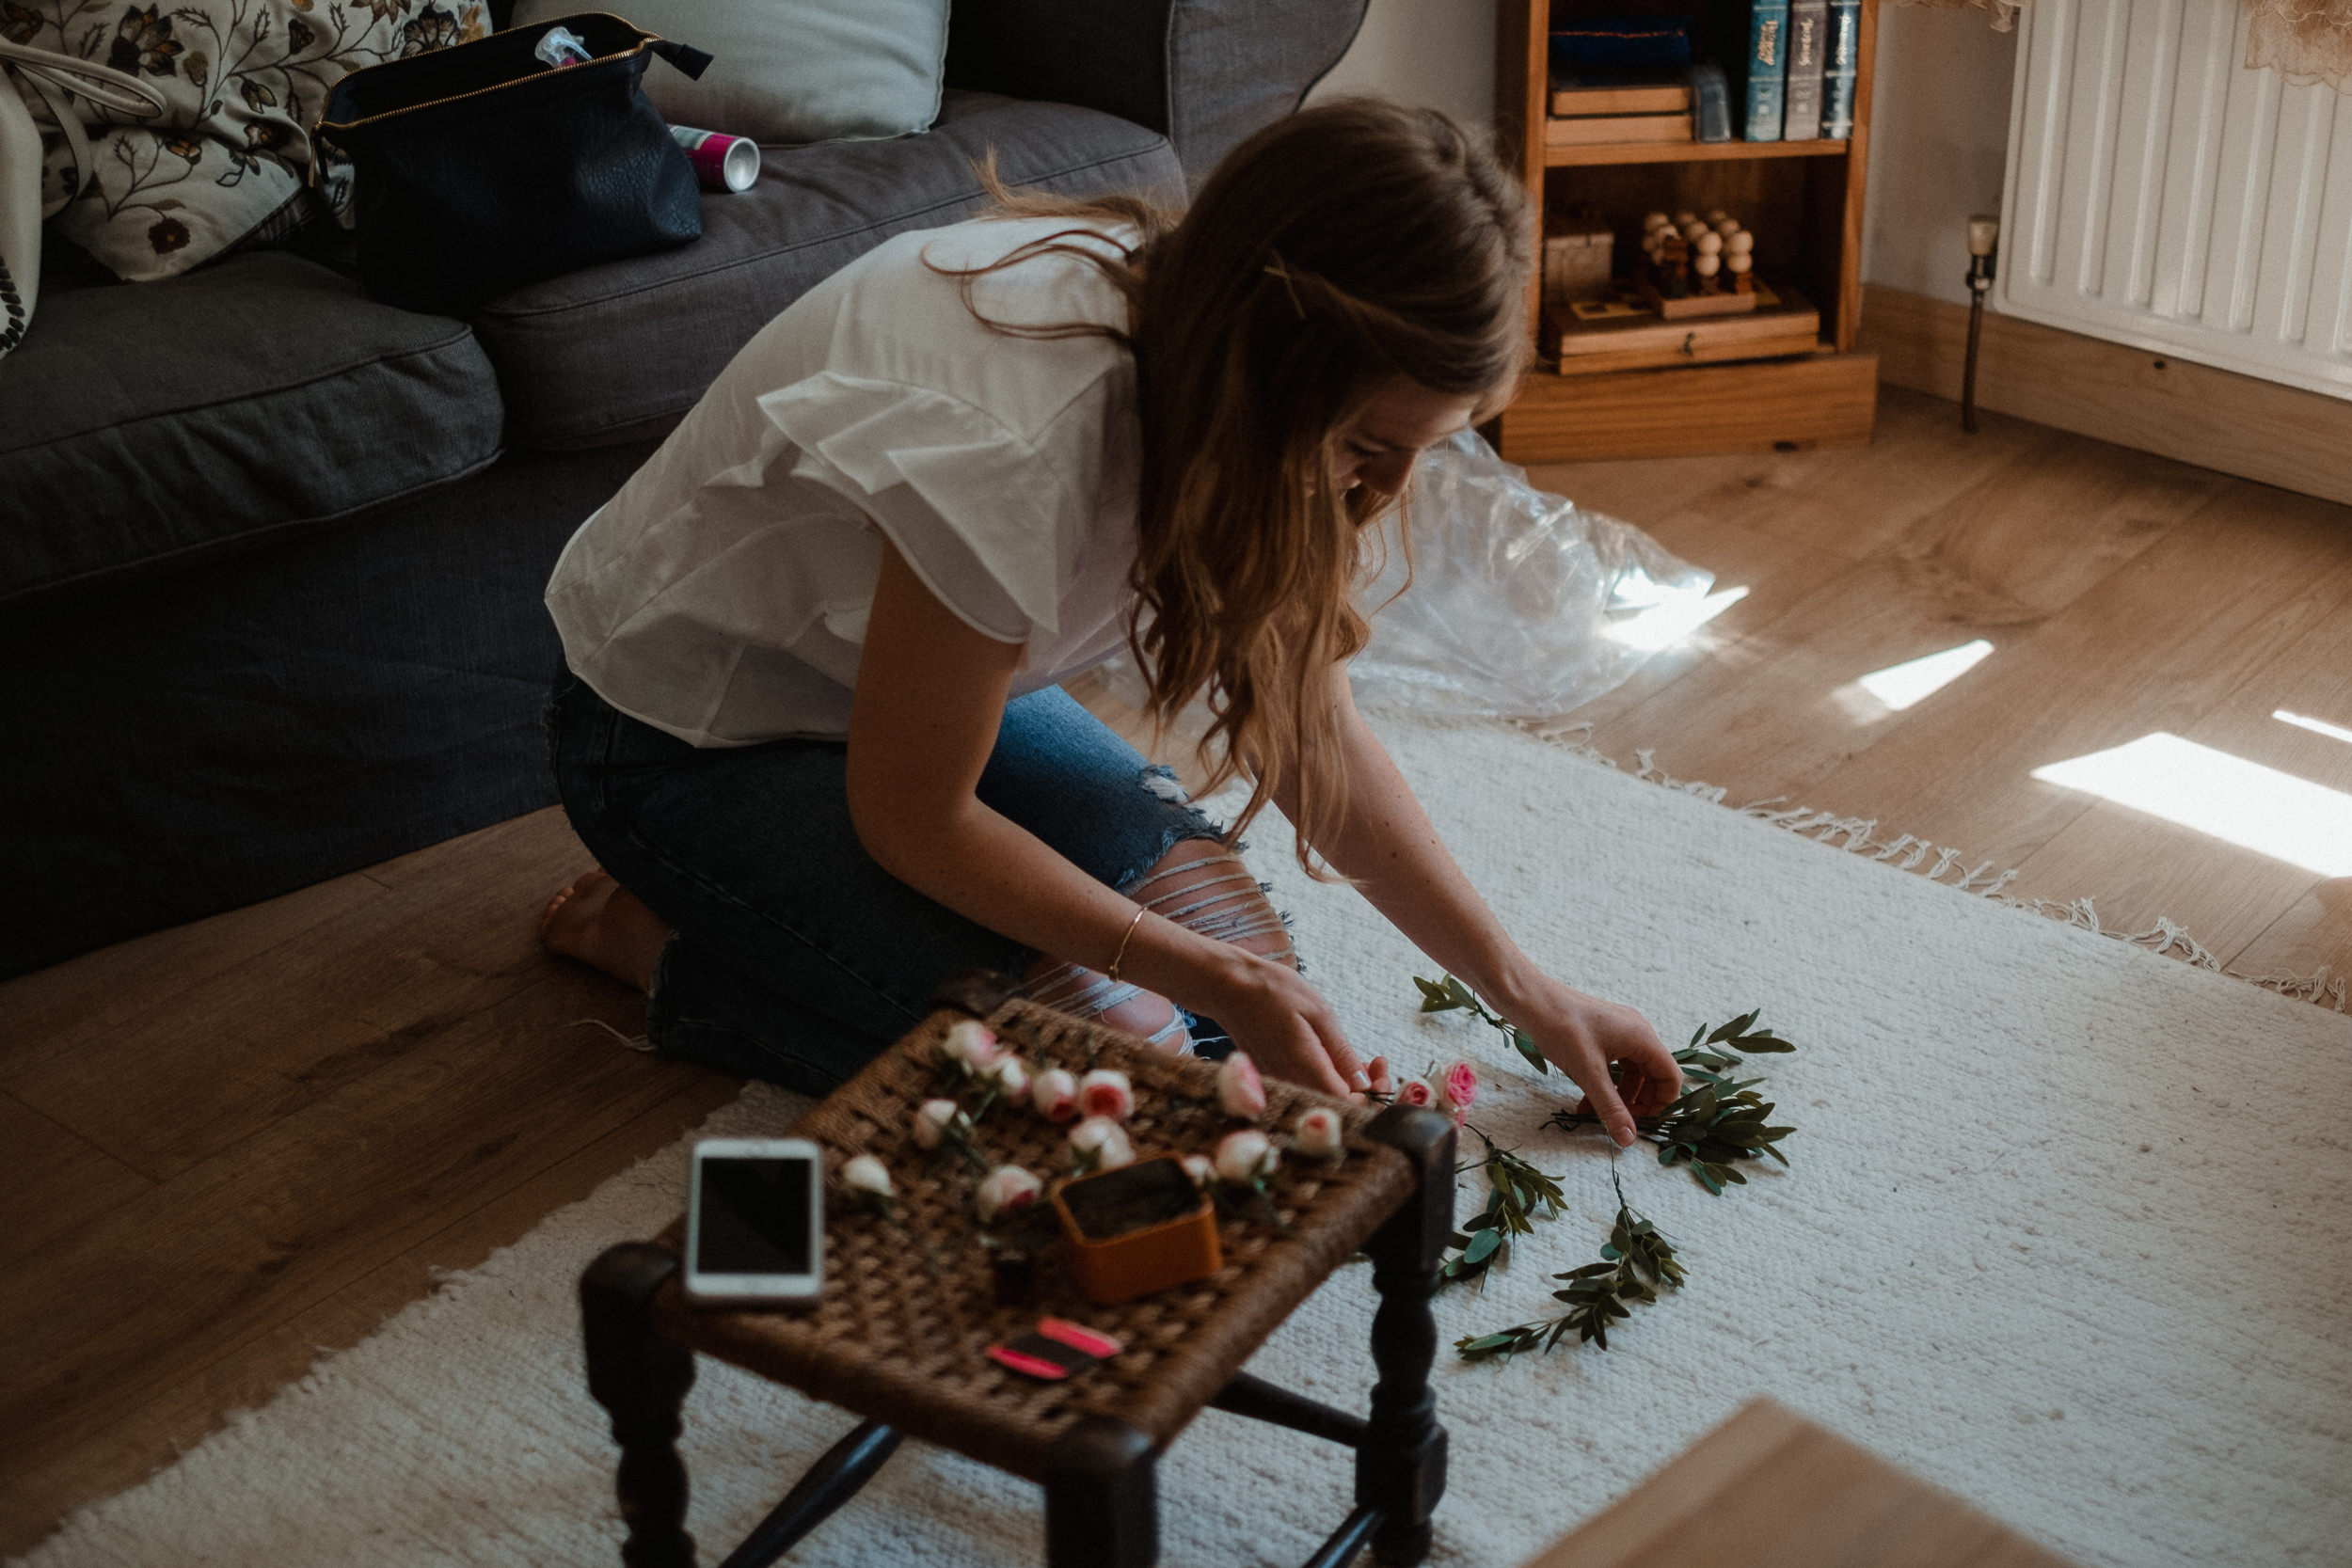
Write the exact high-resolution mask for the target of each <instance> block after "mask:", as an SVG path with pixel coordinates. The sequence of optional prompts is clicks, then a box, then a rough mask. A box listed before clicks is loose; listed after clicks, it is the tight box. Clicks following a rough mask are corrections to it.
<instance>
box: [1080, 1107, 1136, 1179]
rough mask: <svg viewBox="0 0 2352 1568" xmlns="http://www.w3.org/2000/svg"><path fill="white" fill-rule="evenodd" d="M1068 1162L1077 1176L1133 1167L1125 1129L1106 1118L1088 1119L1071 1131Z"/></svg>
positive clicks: (1132, 1157) (1134, 1157)
mask: <svg viewBox="0 0 2352 1568" xmlns="http://www.w3.org/2000/svg"><path fill="white" fill-rule="evenodd" d="M1070 1160H1071V1164H1073V1165H1075V1166H1076V1167H1077V1170H1078V1174H1079V1175H1081V1176H1085V1175H1088V1174H1089V1173H1090V1172H1093V1171H1098V1170H1118V1169H1120V1168H1121V1167H1122V1166H1126V1165H1132V1164H1135V1163H1136V1151H1135V1148H1134V1146H1133V1145H1131V1144H1130V1143H1128V1142H1127V1133H1126V1131H1125V1129H1123V1128H1121V1127H1120V1125H1119V1123H1117V1122H1115V1121H1113V1120H1111V1119H1110V1118H1109V1117H1087V1118H1086V1120H1084V1121H1082V1122H1080V1123H1078V1125H1077V1126H1075V1127H1073V1128H1072V1129H1071V1130H1070Z"/></svg>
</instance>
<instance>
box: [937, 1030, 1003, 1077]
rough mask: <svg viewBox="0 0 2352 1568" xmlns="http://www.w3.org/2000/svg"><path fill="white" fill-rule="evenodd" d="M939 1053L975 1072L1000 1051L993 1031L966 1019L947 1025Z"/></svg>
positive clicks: (991, 1060)
mask: <svg viewBox="0 0 2352 1568" xmlns="http://www.w3.org/2000/svg"><path fill="white" fill-rule="evenodd" d="M939 1053H940V1054H941V1055H943V1056H945V1057H946V1058H947V1059H948V1060H949V1061H951V1062H961V1063H962V1064H963V1065H964V1066H965V1067H966V1068H968V1069H971V1070H972V1071H974V1072H977V1071H979V1070H980V1069H982V1068H984V1067H986V1066H988V1065H989V1064H990V1063H991V1062H993V1061H994V1060H995V1059H996V1058H997V1057H998V1056H999V1055H1000V1054H1002V1051H1001V1048H1000V1047H998V1045H997V1044H996V1031H995V1030H993V1029H991V1028H990V1027H989V1026H988V1025H987V1024H985V1023H982V1022H978V1021H977V1019H969V1018H967V1019H961V1020H959V1021H957V1022H955V1023H952V1024H950V1025H948V1028H947V1037H946V1039H945V1040H942V1041H941V1042H940V1046H939Z"/></svg>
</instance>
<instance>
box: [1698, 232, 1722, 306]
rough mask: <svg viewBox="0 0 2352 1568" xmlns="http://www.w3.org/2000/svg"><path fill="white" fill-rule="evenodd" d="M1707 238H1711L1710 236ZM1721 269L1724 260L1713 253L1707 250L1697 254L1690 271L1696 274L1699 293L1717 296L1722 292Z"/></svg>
mask: <svg viewBox="0 0 2352 1568" xmlns="http://www.w3.org/2000/svg"><path fill="white" fill-rule="evenodd" d="M1709 237H1710V238H1711V237H1712V236H1709ZM1723 267H1724V259H1723V258H1722V257H1721V256H1718V255H1716V254H1715V253H1714V252H1713V251H1711V250H1708V251H1702V252H1700V253H1699V255H1698V257H1697V259H1696V260H1694V261H1692V263H1691V270H1692V272H1694V273H1696V274H1698V279H1699V285H1698V287H1699V293H1703V294H1719V293H1723V292H1724V285H1723V279H1722V277H1721V274H1722V272H1723Z"/></svg>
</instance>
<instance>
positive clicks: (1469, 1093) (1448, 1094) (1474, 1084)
mask: <svg viewBox="0 0 2352 1568" xmlns="http://www.w3.org/2000/svg"><path fill="white" fill-rule="evenodd" d="M1477 1098H1478V1069H1476V1068H1474V1067H1472V1066H1470V1064H1469V1063H1468V1062H1456V1063H1454V1065H1453V1066H1452V1067H1450V1068H1448V1069H1445V1071H1444V1072H1442V1073H1440V1074H1439V1075H1438V1109H1439V1110H1441V1111H1451V1112H1453V1113H1454V1126H1456V1127H1459V1126H1461V1125H1462V1118H1463V1117H1466V1116H1468V1115H1469V1114H1470V1102H1471V1101H1474V1100H1476V1099H1477Z"/></svg>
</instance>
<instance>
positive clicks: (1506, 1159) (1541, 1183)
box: [1438, 1127, 1565, 1291]
mask: <svg viewBox="0 0 2352 1568" xmlns="http://www.w3.org/2000/svg"><path fill="white" fill-rule="evenodd" d="M1470 1131H1471V1132H1477V1133H1478V1141H1479V1142H1481V1143H1483V1144H1485V1145H1486V1158H1485V1159H1484V1160H1482V1161H1480V1162H1479V1163H1478V1167H1477V1168H1483V1169H1484V1170H1485V1171H1486V1204H1485V1206H1484V1207H1482V1208H1481V1209H1480V1210H1479V1211H1478V1212H1477V1213H1476V1214H1474V1215H1472V1216H1471V1217H1470V1223H1469V1224H1468V1225H1466V1226H1464V1227H1462V1228H1461V1229H1459V1230H1457V1231H1455V1232H1454V1235H1453V1237H1452V1239H1451V1241H1450V1243H1449V1245H1450V1247H1451V1248H1452V1251H1451V1252H1450V1253H1449V1255H1448V1256H1447V1257H1446V1259H1445V1260H1444V1261H1443V1262H1441V1263H1440V1264H1439V1265H1438V1290H1440V1291H1443V1290H1444V1289H1445V1288H1446V1287H1448V1286H1449V1285H1483V1284H1484V1283H1486V1271H1487V1270H1488V1269H1490V1268H1492V1267H1494V1266H1495V1265H1496V1264H1498V1263H1507V1262H1509V1261H1510V1259H1511V1238H1512V1237H1514V1236H1526V1235H1532V1234H1533V1233H1534V1229H1535V1222H1536V1221H1537V1220H1539V1219H1541V1220H1554V1219H1558V1218H1559V1217H1560V1214H1561V1212H1562V1209H1563V1207H1564V1205H1565V1198H1564V1197H1563V1196H1562V1195H1561V1192H1560V1182H1559V1180H1558V1178H1556V1177H1550V1176H1546V1175H1545V1174H1544V1173H1543V1172H1542V1171H1539V1170H1537V1169H1536V1168H1535V1167H1534V1165H1532V1164H1528V1163H1527V1162H1526V1161H1525V1160H1523V1159H1521V1158H1520V1157H1519V1156H1518V1154H1516V1153H1514V1152H1513V1151H1512V1150H1510V1149H1507V1148H1499V1147H1497V1145H1496V1143H1495V1141H1494V1139H1492V1138H1490V1137H1488V1136H1487V1135H1486V1133H1485V1132H1479V1130H1478V1129H1477V1128H1475V1127H1473V1128H1471V1129H1470ZM1462 1168H1463V1169H1465V1170H1468V1169H1471V1168H1473V1167H1471V1166H1468V1165H1466V1166H1464V1167H1462Z"/></svg>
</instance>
